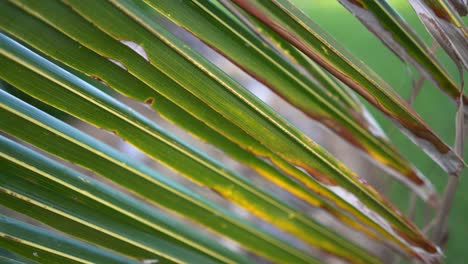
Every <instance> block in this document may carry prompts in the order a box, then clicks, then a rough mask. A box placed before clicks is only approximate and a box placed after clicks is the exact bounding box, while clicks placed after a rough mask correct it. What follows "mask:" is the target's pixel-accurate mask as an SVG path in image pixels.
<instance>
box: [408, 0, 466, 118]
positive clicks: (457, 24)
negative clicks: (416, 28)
mask: <svg viewBox="0 0 468 264" xmlns="http://www.w3.org/2000/svg"><path fill="white" fill-rule="evenodd" d="M409 3H410V4H411V6H412V7H413V9H414V11H415V12H416V13H417V14H418V16H419V19H420V20H421V22H422V23H423V24H424V26H425V27H426V29H427V31H429V33H431V35H432V36H433V37H434V39H435V40H436V41H437V42H438V43H439V45H440V46H441V47H442V48H443V49H444V50H445V52H446V53H447V54H448V55H449V56H450V57H451V58H452V60H453V61H454V62H455V64H456V65H457V66H458V70H459V71H460V79H463V70H464V69H465V70H466V69H468V32H467V30H466V28H465V25H464V23H463V20H461V18H460V17H459V16H458V14H457V13H455V11H454V10H453V9H452V8H451V6H450V4H448V3H447V2H446V1H445V0H431V1H428V0H409ZM461 83H463V81H462V82H461ZM465 113H466V111H465Z"/></svg>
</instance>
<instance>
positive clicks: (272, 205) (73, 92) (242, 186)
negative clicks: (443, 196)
mask: <svg viewBox="0 0 468 264" xmlns="http://www.w3.org/2000/svg"><path fill="white" fill-rule="evenodd" d="M2 44H3V45H2V48H3V49H2V50H0V53H2V55H3V56H4V57H3V58H4V59H3V60H2V61H3V62H4V63H3V65H2V66H4V68H6V69H7V70H6V72H8V71H9V70H8V68H10V67H11V68H13V69H15V68H16V69H18V67H19V68H21V66H19V65H18V64H21V65H23V66H25V67H27V68H28V69H24V70H22V71H24V73H25V75H26V76H28V81H27V82H24V81H23V82H21V79H20V78H14V77H10V76H11V75H12V74H11V73H12V72H11V71H10V72H9V73H7V74H6V75H5V76H3V77H4V78H6V80H7V81H11V82H12V83H13V84H14V85H15V86H16V87H18V88H20V89H24V91H25V92H29V93H30V94H31V95H33V96H39V93H38V91H41V90H44V91H47V95H46V96H43V97H38V98H40V99H41V100H44V101H45V102H49V103H52V104H55V105H54V106H56V107H58V108H59V109H61V110H63V111H65V112H68V113H69V114H71V115H75V116H76V117H78V118H81V119H83V120H86V121H87V122H90V123H92V124H95V125H96V126H100V127H101V128H104V129H107V130H109V131H114V133H116V134H119V135H121V136H122V137H123V138H125V139H126V140H127V141H128V142H129V143H131V144H133V145H135V146H136V147H138V148H139V149H141V150H143V151H144V152H146V153H147V154H149V155H150V156H151V157H153V158H155V159H157V160H160V161H161V162H163V163H164V164H166V165H168V166H169V167H171V168H173V169H174V170H176V171H178V172H180V173H181V174H183V175H184V176H186V177H188V178H190V179H192V180H193V181H195V182H197V183H199V184H201V185H204V186H207V187H209V188H212V189H214V190H216V191H218V192H219V193H221V194H222V195H223V196H224V197H225V198H226V199H228V200H231V201H233V202H234V203H237V204H239V205H240V206H243V207H244V208H246V209H247V210H249V211H251V212H252V213H254V214H256V215H257V216H259V217H261V218H263V219H265V220H266V221H268V222H271V223H272V224H274V225H277V226H278V227H280V228H282V229H284V230H285V231H288V232H290V233H292V234H294V235H296V236H298V237H299V238H301V239H302V240H304V241H306V242H308V243H309V244H311V245H314V246H317V247H319V248H322V249H324V250H327V251H329V252H331V253H333V254H337V255H339V256H342V257H344V258H349V259H351V258H353V257H354V258H362V259H363V260H364V259H368V260H369V261H372V257H371V256H370V255H368V254H367V253H366V252H364V251H363V250H362V249H359V248H358V247H356V246H355V245H353V244H352V243H350V242H348V241H346V240H344V239H342V238H340V237H339V236H337V235H336V234H335V233H333V232H332V231H330V230H327V229H325V228H323V227H322V226H321V225H319V224H318V223H316V222H315V221H313V220H312V219H310V218H308V217H307V216H306V215H305V214H302V213H298V212H297V211H296V210H294V209H293V208H291V207H289V206H288V205H286V204H284V203H282V202H281V201H279V199H278V198H275V197H273V196H272V195H271V194H269V193H267V192H264V191H262V190H260V189H259V188H257V187H255V186H254V185H252V184H251V183H250V182H248V181H247V180H245V179H243V178H242V177H240V176H239V175H237V174H235V173H234V172H232V171H229V170H227V169H226V168H225V167H223V166H222V165H221V164H219V163H217V162H215V161H214V160H212V159H210V158H209V157H207V156H205V155H203V154H202V153H200V152H198V151H197V150H195V149H193V148H190V147H189V146H187V145H185V144H184V143H182V142H180V141H179V140H178V139H176V138H175V137H172V136H170V135H168V134H167V133H166V132H165V131H163V130H162V129H161V128H159V127H158V126H157V125H156V124H154V123H152V122H151V121H149V120H148V119H146V118H144V117H143V116H141V115H139V114H138V113H136V112H135V111H132V110H131V109H129V108H128V107H126V106H124V105H123V104H121V103H119V102H118V101H116V100H115V99H112V98H111V97H109V96H107V95H106V94H104V93H102V92H100V91H99V90H97V89H95V88H94V87H92V86H91V85H89V84H88V83H86V82H84V81H83V80H81V79H79V78H76V76H74V75H71V74H69V73H68V72H66V71H64V70H62V69H60V68H59V67H57V66H55V65H53V64H51V63H48V62H47V61H46V60H45V59H43V58H41V57H39V56H37V55H35V54H33V53H32V52H28V50H26V49H16V48H15V47H16V46H15V45H14V43H13V42H10V43H8V42H7V41H3V43H2ZM13 61H15V62H13ZM17 63H18V64H17ZM12 71H15V70H12ZM31 71H33V72H34V73H33V72H31ZM48 80H50V81H48ZM31 83H32V84H35V85H34V87H33V85H31ZM36 85H37V86H36ZM39 87H40V88H39ZM44 87H47V89H44ZM44 95H45V94H44ZM96 113H99V115H97V114H96ZM253 200H255V201H256V202H255V204H252V203H251V202H250V201H253ZM291 215H294V217H291ZM350 250H352V251H354V252H353V253H350V252H351V251H350Z"/></svg>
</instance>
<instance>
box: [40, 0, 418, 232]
mask: <svg viewBox="0 0 468 264" xmlns="http://www.w3.org/2000/svg"><path fill="white" fill-rule="evenodd" d="M68 3H69V4H70V3H71V4H73V7H74V8H75V9H77V11H78V12H79V13H80V14H82V15H83V16H85V17H86V18H88V19H90V17H92V18H94V19H92V20H93V22H94V23H96V25H97V26H98V27H100V28H104V29H103V30H104V31H106V32H108V33H109V34H111V35H112V36H113V37H114V38H115V39H116V40H123V41H126V42H127V43H128V42H133V43H138V45H141V46H143V47H144V49H145V52H147V53H148V54H149V62H150V63H151V64H152V65H155V64H156V67H157V68H158V69H160V70H161V71H163V72H164V73H165V74H168V76H170V77H171V78H172V79H173V80H177V82H178V83H181V84H182V85H183V86H184V87H187V86H189V84H190V82H191V81H195V83H198V84H200V83H204V82H201V81H200V80H197V79H195V80H189V79H188V78H187V76H185V78H183V76H179V75H178V74H182V73H177V72H175V71H176V70H180V69H181V68H182V69H183V68H184V67H179V68H175V69H174V66H176V65H186V64H177V63H182V61H177V63H173V64H170V63H171V62H170V61H169V62H167V61H166V62H164V61H163V62H160V61H159V60H158V61H155V60H154V59H155V58H158V59H164V58H165V57H164V55H165V54H161V55H159V56H160V57H158V56H156V54H155V51H156V50H152V48H154V47H155V46H156V45H154V46H152V45H151V42H149V41H142V40H141V39H140V38H138V37H141V36H138V33H141V32H138V33H136V32H135V33H134V34H135V35H132V33H130V32H131V31H129V32H125V33H121V32H119V31H114V30H116V29H115V28H112V27H116V28H119V27H121V26H123V27H121V28H119V29H120V30H123V29H125V28H126V27H125V25H128V24H131V23H128V21H126V19H128V18H125V17H121V18H122V20H120V19H116V20H115V21H117V23H116V24H115V25H111V26H110V28H108V27H107V25H105V24H101V22H102V21H104V20H108V21H109V19H106V18H108V17H106V15H109V14H106V13H99V11H100V10H99V8H100V7H97V8H95V7H94V6H92V3H88V5H89V7H88V6H82V5H80V3H78V2H70V1H68ZM122 3H123V2H119V3H116V4H117V5H118V6H119V7H120V8H122ZM124 3H125V2H124ZM86 8H90V9H86ZM93 8H94V9H93ZM107 10H111V9H107ZM125 12H128V13H131V10H130V11H129V10H125ZM97 14H98V15H97ZM112 15H115V14H112ZM130 15H131V14H130ZM39 16H41V15H39ZM96 16H97V17H100V16H102V18H100V19H98V18H97V17H96ZM116 17H118V16H116ZM137 17H138V16H137ZM133 18H134V19H135V20H138V19H137V18H135V17H133ZM44 19H46V18H44ZM46 20H47V19H46ZM111 20H112V21H114V20H113V19H111ZM119 21H121V22H122V23H123V22H125V23H124V25H122V24H119V23H118V22H119ZM138 22H139V23H141V24H144V23H143V22H142V21H138ZM133 29H134V28H133ZM68 34H71V33H68ZM119 34H122V35H123V36H121V35H119ZM153 34H155V35H157V36H158V38H162V40H163V41H165V43H166V44H165V45H168V46H171V45H170V44H169V43H172V44H173V45H174V43H175V44H176V46H172V48H173V49H174V50H176V52H177V53H179V54H181V55H182V57H183V58H184V59H186V60H188V61H189V62H191V63H193V64H194V65H195V66H196V67H198V68H199V69H201V72H202V73H203V74H206V75H208V76H209V77H211V78H212V79H214V80H215V81H217V82H218V83H220V84H221V85H226V87H225V88H224V87H223V89H227V88H229V87H228V86H232V87H235V85H236V84H235V83H232V82H231V81H229V80H228V79H226V80H224V79H223V78H224V77H221V78H219V77H216V76H218V74H219V75H220V76H223V75H222V73H220V72H219V71H217V70H215V69H212V68H210V67H211V66H209V64H206V62H204V61H203V60H201V59H200V58H199V57H197V55H195V54H193V53H191V51H190V50H188V49H186V48H184V47H183V46H177V45H181V44H180V42H177V40H174V39H171V37H170V36H168V35H164V34H165V33H164V32H163V33H161V32H160V31H156V32H154V31H153ZM160 34H162V35H160ZM156 41H157V39H156ZM82 43H83V45H86V46H89V45H91V47H92V48H93V49H94V50H95V51H96V52H98V53H100V54H102V55H103V56H106V55H107V56H106V57H109V58H112V59H113V60H117V61H119V62H120V63H122V64H123V66H124V67H126V68H127V69H128V70H129V72H130V73H131V74H133V75H134V76H138V77H139V78H142V77H141V76H140V74H141V72H138V73H135V71H136V68H137V67H135V65H132V63H134V62H135V61H137V60H135V59H134V58H135V57H134V55H133V54H132V55H131V56H130V53H129V54H125V55H127V56H123V55H122V54H117V53H118V52H117V53H116V54H114V53H112V52H110V53H109V51H108V50H100V48H96V47H97V46H93V45H96V44H95V43H92V41H90V40H88V41H83V42H82ZM158 47H159V46H158ZM160 48H164V47H160ZM161 51H167V48H166V49H161V50H159V52H161ZM169 51H170V50H169ZM169 51H168V53H169V54H170V52H169ZM172 52H173V51H172ZM161 53H165V52H161ZM172 54H173V53H172ZM109 55H110V56H109ZM132 56H133V57H132ZM129 58H132V59H129ZM172 59H174V58H172ZM143 63H147V62H145V61H144V59H141V58H140V64H141V65H143ZM164 63H168V64H164ZM207 65H208V66H207ZM163 66H166V67H163ZM171 67H172V68H171ZM195 72H196V71H195ZM210 72H212V73H215V75H216V76H215V77H213V76H212V74H211V73H210ZM197 77H199V78H200V79H202V80H205V79H206V76H204V75H200V76H197ZM203 78H205V79H203ZM206 84H208V87H211V88H213V92H215V93H216V94H217V95H221V94H222V92H220V91H218V90H216V88H215V86H213V85H212V84H213V80H210V79H206ZM210 85H211V86H210ZM191 89H194V90H190V93H192V94H194V95H195V96H196V97H197V98H198V99H199V100H202V101H203V102H204V103H206V102H209V103H210V104H212V105H210V106H211V107H212V108H213V109H216V111H219V112H221V113H222V114H223V115H224V116H227V117H228V119H229V120H231V121H232V122H234V120H235V119H236V116H237V115H235V114H232V113H229V111H228V110H231V111H232V110H233V109H234V111H235V110H236V109H237V108H238V107H237V106H239V108H242V109H245V110H248V109H249V108H246V106H243V104H242V103H241V104H239V101H241V102H243V101H245V102H249V104H251V105H253V106H255V109H256V110H257V109H259V110H260V112H261V111H264V113H267V114H269V115H271V116H273V117H275V115H274V114H273V113H272V112H271V113H270V112H268V108H265V106H264V105H262V104H259V103H258V102H257V101H255V100H256V99H255V98H254V97H251V96H250V95H249V94H246V93H245V92H243V90H242V89H240V90H238V91H237V90H233V89H232V88H229V89H231V90H230V91H231V92H233V91H235V92H234V93H232V94H233V95H235V96H237V98H239V101H237V104H236V105H235V106H234V107H232V108H229V109H226V108H223V107H225V106H223V105H222V103H221V104H217V103H216V102H215V101H214V100H213V99H214V97H210V94H203V93H201V91H200V90H196V87H191ZM217 89H219V88H217ZM237 89H239V88H237ZM164 93H165V94H166V96H167V95H168V94H169V93H168V92H167V91H165V92H164ZM207 96H208V98H205V97H207ZM226 98H227V95H226ZM176 99H177V98H176ZM218 99H222V100H225V98H224V99H223V96H220V97H218ZM172 100H175V99H174V98H172ZM178 102H180V101H178ZM222 102H225V101H222ZM234 102H235V101H234ZM252 108H253V107H252ZM245 110H244V111H245ZM241 113H242V112H241ZM254 113H255V111H254ZM236 114H239V112H237V113H236ZM239 116H240V117H241V120H243V121H249V122H252V119H249V118H248V116H247V115H246V114H243V115H242V114H241V115H239ZM269 120H270V122H271V121H273V120H274V121H275V122H276V123H275V125H278V124H279V126H280V127H281V128H282V129H283V130H281V129H280V130H278V129H277V132H276V133H278V132H280V131H288V130H289V125H288V124H287V123H284V121H282V120H281V119H278V120H275V119H274V118H272V119H269ZM237 122H238V123H237V125H239V126H240V127H242V128H243V129H244V130H248V131H250V132H251V131H253V130H249V129H251V128H249V125H248V124H240V123H239V121H238V120H237ZM251 124H252V123H251ZM263 124H268V122H267V123H265V122H263ZM254 127H255V126H254ZM269 127H270V128H271V127H272V126H271V123H270V125H269ZM273 128H274V126H273ZM260 131H261V130H260ZM264 131H267V133H264V134H265V135H268V131H269V130H268V129H265V130H264ZM289 132H290V133H289V136H291V137H292V138H293V139H295V140H296V141H297V143H299V144H296V147H294V148H297V145H299V146H305V148H306V149H307V145H309V144H310V143H309V142H308V141H307V139H306V138H304V137H303V135H302V134H300V133H299V132H297V131H295V130H294V129H291V130H290V131H289ZM253 134H257V137H258V135H259V134H258V133H253ZM280 134H281V133H280ZM286 134H288V133H286ZM276 135H279V134H276ZM262 136H263V135H262ZM269 136H270V139H271V138H272V137H271V135H269ZM282 138H283V140H284V135H283V137H282ZM258 140H259V141H260V140H261V139H258ZM265 141H267V140H266V139H264V140H262V143H264V144H265ZM272 142H274V140H272ZM267 143H268V142H267ZM275 143H276V142H275ZM293 143H294V141H293ZM268 146H269V147H270V148H273V149H275V150H276V152H277V153H283V152H281V151H279V150H281V149H278V148H277V147H276V146H273V145H272V143H271V142H270V143H269V145H268ZM282 147H285V146H284V145H283V146H282ZM299 148H300V147H299ZM294 151H298V149H296V150H294ZM309 151H310V149H309ZM316 151H318V153H320V155H319V156H322V155H323V156H322V157H326V158H330V157H328V156H327V154H326V153H322V152H320V149H319V148H317V147H316ZM299 153H300V152H296V155H294V157H293V158H290V159H289V161H291V160H294V161H296V160H295V158H298V159H299V160H301V159H302V161H304V163H309V164H300V165H303V166H305V165H312V163H311V162H310V161H309V162H307V161H305V160H304V159H305V158H304V157H302V158H301V156H303V155H301V154H302V153H301V154H299ZM306 153H307V151H306ZM309 154H310V153H309ZM315 154H316V153H315ZM284 155H286V154H284ZM304 156H307V155H304ZM330 159H331V158H330ZM295 164H297V163H295ZM324 166H325V167H327V166H329V164H328V165H327V164H325V165H324ZM311 167H313V166H311ZM310 169H312V168H310ZM320 169H321V170H322V171H323V172H325V171H324V170H323V168H320ZM340 169H341V168H340ZM335 173H336V172H335ZM348 173H349V172H347V171H346V172H345V174H348ZM324 175H325V177H327V176H328V174H327V173H324ZM349 175H351V174H350V173H349ZM335 176H336V175H335ZM338 178H339V177H338ZM352 178H353V177H351V178H348V179H347V180H350V179H351V182H353V180H352ZM345 182H346V181H345ZM348 187H349V186H348ZM369 194H371V193H369V192H367V193H366V195H369ZM371 196H373V195H372V194H371ZM374 199H377V200H379V199H380V198H379V197H377V196H374ZM366 203H368V202H367V201H366ZM370 204H372V202H370ZM383 204H385V203H383ZM377 205H378V206H377V207H376V205H375V204H374V206H373V207H374V208H373V209H375V208H379V202H377ZM380 206H382V204H380ZM384 207H385V206H384ZM392 210H393V209H392V208H391V207H387V208H385V209H384V210H382V209H380V211H379V212H384V213H383V214H386V217H390V218H392V216H391V215H392V213H390V214H388V212H391V211H392ZM385 212H387V213H385ZM389 215H390V216H389ZM395 216H396V215H395V214H394V215H393V218H395ZM396 218H397V219H398V217H396ZM396 223H398V220H397V221H396ZM397 225H398V224H397ZM403 226H406V224H405V223H404V221H403V222H401V221H400V226H399V227H403ZM412 229H413V228H412V227H411V226H409V230H412ZM412 231H413V232H414V231H415V230H414V229H413V230H412ZM416 233H417V232H416Z"/></svg>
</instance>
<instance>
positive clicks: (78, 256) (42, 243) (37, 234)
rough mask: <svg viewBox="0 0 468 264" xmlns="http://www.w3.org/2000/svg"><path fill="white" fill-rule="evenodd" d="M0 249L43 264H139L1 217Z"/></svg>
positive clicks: (62, 236)
mask: <svg viewBox="0 0 468 264" xmlns="http://www.w3.org/2000/svg"><path fill="white" fill-rule="evenodd" d="M2 194H3V192H2ZM2 196H3V195H2ZM0 246H2V247H4V248H7V249H9V250H14V251H15V252H17V253H20V254H21V255H23V256H25V257H27V258H29V259H31V260H33V261H38V262H41V263H127V264H129V263H139V262H138V261H135V260H132V259H129V258H125V257H122V256H119V255H117V254H115V253H112V252H110V251H106V250H103V249H101V248H98V247H95V246H93V245H90V244H87V243H83V242H81V241H77V240H75V239H71V238H69V237H66V236H64V235H61V234H57V233H54V232H50V230H46V229H44V228H40V227H36V226H33V225H30V224H26V223H24V222H21V221H19V220H16V219H13V218H10V217H7V216H4V215H0ZM0 261H2V260H1V259H0ZM2 263H4V262H2ZM7 263H8V262H7ZM11 263H15V262H11ZM16 263H20V262H16Z"/></svg>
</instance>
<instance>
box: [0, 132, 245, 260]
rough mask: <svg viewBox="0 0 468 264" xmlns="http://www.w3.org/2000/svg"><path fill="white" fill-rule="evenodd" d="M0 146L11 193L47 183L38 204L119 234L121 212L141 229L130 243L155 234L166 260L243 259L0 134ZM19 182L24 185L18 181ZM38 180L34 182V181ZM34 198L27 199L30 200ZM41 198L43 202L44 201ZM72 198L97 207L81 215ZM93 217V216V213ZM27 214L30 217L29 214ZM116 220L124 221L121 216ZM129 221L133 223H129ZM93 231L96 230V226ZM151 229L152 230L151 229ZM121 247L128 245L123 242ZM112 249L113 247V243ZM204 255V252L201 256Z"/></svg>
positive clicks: (5, 183)
mask: <svg viewBox="0 0 468 264" xmlns="http://www.w3.org/2000/svg"><path fill="white" fill-rule="evenodd" d="M0 150H1V154H0V156H1V157H2V163H3V166H2V168H4V171H5V173H7V172H8V173H7V174H9V175H11V176H9V177H10V178H8V177H7V176H5V179H3V180H2V181H1V182H2V186H8V187H10V186H12V187H11V188H13V189H15V190H16V191H17V192H20V193H22V194H24V195H28V196H29V197H31V194H35V195H33V196H34V197H37V194H36V193H38V191H33V190H34V189H35V188H37V187H36V186H32V187H31V188H26V185H28V186H29V185H30V184H31V183H34V185H40V186H47V188H48V189H49V190H53V193H52V194H51V195H49V192H46V193H45V195H44V196H41V202H43V203H52V205H51V206H50V207H51V208H54V209H57V208H61V210H62V212H63V214H64V215H70V216H72V217H77V218H81V219H86V221H85V222H86V223H88V222H90V223H94V224H95V225H97V226H100V227H101V228H102V229H104V230H106V229H107V230H118V231H120V232H122V231H123V230H125V232H123V233H124V234H125V233H129V229H127V228H122V229H120V230H119V229H116V228H115V227H116V226H119V225H122V224H121V223H119V220H114V219H115V218H116V217H115V216H117V215H119V213H121V214H123V215H125V216H127V217H128V218H130V219H131V221H129V220H125V221H126V222H127V223H126V225H130V228H133V227H134V226H138V227H139V228H138V229H140V230H143V231H144V234H143V235H141V234H140V235H138V236H136V238H133V239H132V242H133V241H141V239H139V237H140V236H141V237H143V238H145V237H147V236H150V237H149V238H148V237H147V238H146V240H147V241H151V240H152V238H151V236H155V237H160V238H161V239H160V241H154V242H153V243H152V244H151V245H152V246H153V247H156V249H157V250H159V252H158V254H162V255H163V256H165V257H166V258H167V259H173V260H175V262H189V261H196V262H214V259H216V260H217V261H221V262H224V263H239V262H242V263H246V262H248V261H247V260H246V259H244V258H241V257H240V256H237V255H236V254H234V253H232V252H230V251H229V250H227V249H226V248H224V247H222V246H220V245H219V244H218V243H216V242H214V241H212V240H210V239H208V238H206V237H204V236H202V235H201V234H199V233H197V232H195V231H191V230H188V229H186V227H185V226H184V225H182V224H181V223H178V222H177V221H175V220H174V219H170V218H169V217H167V216H164V215H163V214H161V213H159V212H157V211H156V210H155V209H153V208H151V207H149V206H147V205H144V204H143V203H142V202H140V201H138V200H136V199H135V198H132V197H131V196H129V195H126V194H123V193H119V192H116V191H115V190H113V189H112V188H110V187H108V186H106V185H104V184H102V183H100V182H98V181H96V180H94V179H92V178H90V177H87V176H85V175H83V174H80V173H78V172H76V171H74V170H72V169H70V168H68V167H66V166H64V165H61V164H59V163H58V162H55V161H53V160H51V159H48V158H45V157H44V156H42V155H40V154H38V153H36V152H34V151H32V150H29V149H27V148H26V147H23V146H21V145H19V144H18V143H15V142H12V141H10V140H8V139H6V138H4V137H0ZM14 175H16V176H14ZM12 176H13V178H12ZM7 178H8V179H7ZM16 182H18V183H16ZM25 182H26V184H24V183H25ZM38 182H40V184H39V183H38ZM13 183H15V184H13ZM57 193H58V194H57ZM34 197H33V198H31V199H34ZM46 197H47V198H48V199H49V200H47V199H46ZM54 197H59V199H56V200H53V198H54ZM63 199H71V200H74V201H75V202H73V203H71V204H70V200H68V201H67V202H68V204H67V203H66V202H64V201H63ZM77 201H79V203H80V206H83V205H81V204H84V205H91V204H93V203H97V204H100V206H101V208H99V210H96V208H95V207H97V205H96V204H93V210H92V211H91V212H89V211H88V214H87V215H86V214H85V213H84V212H87V211H86V210H88V209H87V208H86V207H85V209H80V210H78V207H79V206H75V204H76V203H77ZM83 201H88V203H87V204H85V203H84V202H83ZM3 203H4V202H3ZM6 206H8V205H6ZM108 208H111V209H112V210H114V211H112V210H109V209H108ZM46 210H47V208H46ZM77 212H79V213H77ZM93 213H94V214H93ZM26 214H30V210H27V211H26ZM93 215H94V216H95V217H93ZM96 215H101V216H100V217H101V218H100V219H99V218H96ZM86 216H88V218H86ZM31 217H34V216H33V215H31ZM119 218H120V219H125V217H124V216H122V217H119ZM71 219H73V218H71ZM99 220H101V222H99ZM111 220H113V221H114V222H115V221H118V222H117V224H115V226H114V227H113V228H114V229H112V226H111V227H110V228H106V227H109V222H110V221H111ZM135 220H136V221H138V222H139V223H136V224H135ZM121 221H122V220H120V222H121ZM129 222H130V223H129ZM131 222H134V223H131ZM48 223H50V221H48ZM99 224H100V225H99ZM126 225H125V226H126ZM142 226H147V227H150V228H151V229H153V230H150V229H148V228H146V227H145V228H143V229H142V228H141V227H142ZM96 230H97V232H100V229H99V228H98V229H96ZM154 230H156V232H155V231H154ZM78 231H79V232H76V233H77V234H78V236H80V235H81V236H82V233H81V232H83V231H82V230H78ZM134 232H138V231H134ZM140 232H141V231H140ZM159 232H160V233H159ZM117 234H118V232H117ZM95 236H96V231H94V232H92V233H91V237H92V238H94V237H95ZM124 236H125V235H124ZM117 239H118V238H117ZM140 243H141V242H140ZM145 243H146V242H145ZM145 243H143V244H145ZM171 244H175V245H171ZM102 246H103V247H109V246H110V245H109V243H108V242H107V241H104V244H103V245H102ZM126 246H127V247H128V245H126ZM146 247H148V245H146ZM150 248H151V247H150ZM112 249H113V250H116V248H115V247H113V248H112ZM193 250H198V251H200V252H201V253H202V254H200V253H198V254H200V255H201V256H198V254H194V253H193V252H191V251H193ZM184 251H185V252H184ZM205 254H206V256H203V255H205ZM207 256H210V258H207ZM140 258H141V257H140Z"/></svg>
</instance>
